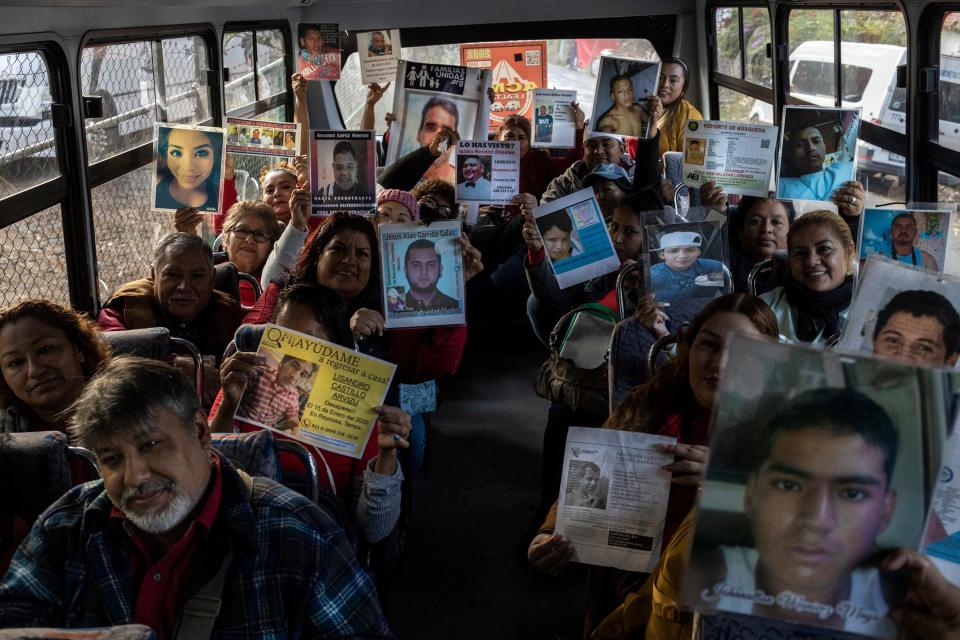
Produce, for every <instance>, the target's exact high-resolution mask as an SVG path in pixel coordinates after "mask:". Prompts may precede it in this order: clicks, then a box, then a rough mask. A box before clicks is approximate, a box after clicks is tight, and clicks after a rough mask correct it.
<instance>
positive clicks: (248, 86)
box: [223, 31, 257, 111]
mask: <svg viewBox="0 0 960 640" xmlns="http://www.w3.org/2000/svg"><path fill="white" fill-rule="evenodd" d="M223 68H224V69H226V70H227V71H228V72H229V74H228V75H229V78H230V79H229V80H228V81H227V82H226V83H225V84H224V86H223V94H224V98H225V101H226V105H227V111H233V110H234V109H236V108H238V107H242V106H243V105H245V104H250V103H251V102H254V101H255V100H256V99H257V98H256V94H255V92H254V87H253V82H254V72H253V33H252V32H250V31H240V32H235V33H227V34H225V35H224V36H223Z"/></svg>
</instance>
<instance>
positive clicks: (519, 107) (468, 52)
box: [460, 40, 547, 139]
mask: <svg viewBox="0 0 960 640" xmlns="http://www.w3.org/2000/svg"><path fill="white" fill-rule="evenodd" d="M460 64H462V65H463V66H465V67H472V68H476V69H489V70H490V72H491V79H490V87H491V88H492V89H493V94H494V100H493V103H492V104H491V105H490V133H496V132H497V130H498V129H500V125H502V124H503V121H504V120H505V119H506V118H507V117H509V116H512V115H514V114H517V115H521V116H525V117H526V118H527V119H528V120H530V121H531V122H532V121H533V95H532V93H531V92H532V91H533V90H535V89H537V88H540V87H545V86H547V42H546V41H545V40H536V41H531V42H480V43H475V44H461V45H460ZM478 139H479V138H478Z"/></svg>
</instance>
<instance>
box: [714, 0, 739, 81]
mask: <svg viewBox="0 0 960 640" xmlns="http://www.w3.org/2000/svg"><path fill="white" fill-rule="evenodd" d="M714 20H715V22H716V29H717V31H716V33H717V55H716V56H715V57H714V66H715V68H716V70H717V71H719V72H720V73H724V74H726V75H728V76H733V77H734V78H739V77H740V75H741V74H740V52H741V51H742V48H741V46H740V10H739V9H738V8H737V7H718V8H717V10H716V12H715V13H714Z"/></svg>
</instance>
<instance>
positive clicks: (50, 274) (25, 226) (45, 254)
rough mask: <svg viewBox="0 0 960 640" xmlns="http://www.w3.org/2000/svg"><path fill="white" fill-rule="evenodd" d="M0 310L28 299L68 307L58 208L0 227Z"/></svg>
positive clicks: (61, 226)
mask: <svg viewBox="0 0 960 640" xmlns="http://www.w3.org/2000/svg"><path fill="white" fill-rule="evenodd" d="M0 247H2V248H0V308H3V307H7V306H10V305H13V304H16V303H17V302H19V301H21V300H26V299H28V298H44V299H46V300H52V301H53V302H58V303H60V304H63V305H68V304H70V294H69V291H68V289H67V260H66V255H65V253H64V246H63V218H62V217H61V212H60V206H59V205H57V206H55V207H50V208H49V209H44V210H43V211H40V212H38V213H35V214H33V215H32V216H30V217H29V218H25V219H23V220H21V221H19V222H15V223H14V224H12V225H10V226H7V227H3V228H0Z"/></svg>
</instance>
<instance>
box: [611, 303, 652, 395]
mask: <svg viewBox="0 0 960 640" xmlns="http://www.w3.org/2000/svg"><path fill="white" fill-rule="evenodd" d="M653 342H654V339H653V336H652V335H650V332H649V331H647V330H646V329H645V328H644V327H643V325H641V324H640V322H639V321H638V320H637V319H636V318H627V319H626V320H624V321H623V322H620V323H619V324H617V326H616V327H615V328H614V330H613V337H612V339H611V340H610V364H609V375H608V376H607V377H608V379H609V385H610V412H611V413H613V410H614V409H616V408H617V405H618V404H620V401H621V400H623V397H624V396H625V395H627V393H628V392H629V391H630V389H632V388H634V387H635V386H637V385H638V384H642V383H644V382H646V381H647V378H648V377H649V374H648V371H647V354H648V353H649V351H650V347H651V346H653Z"/></svg>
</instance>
